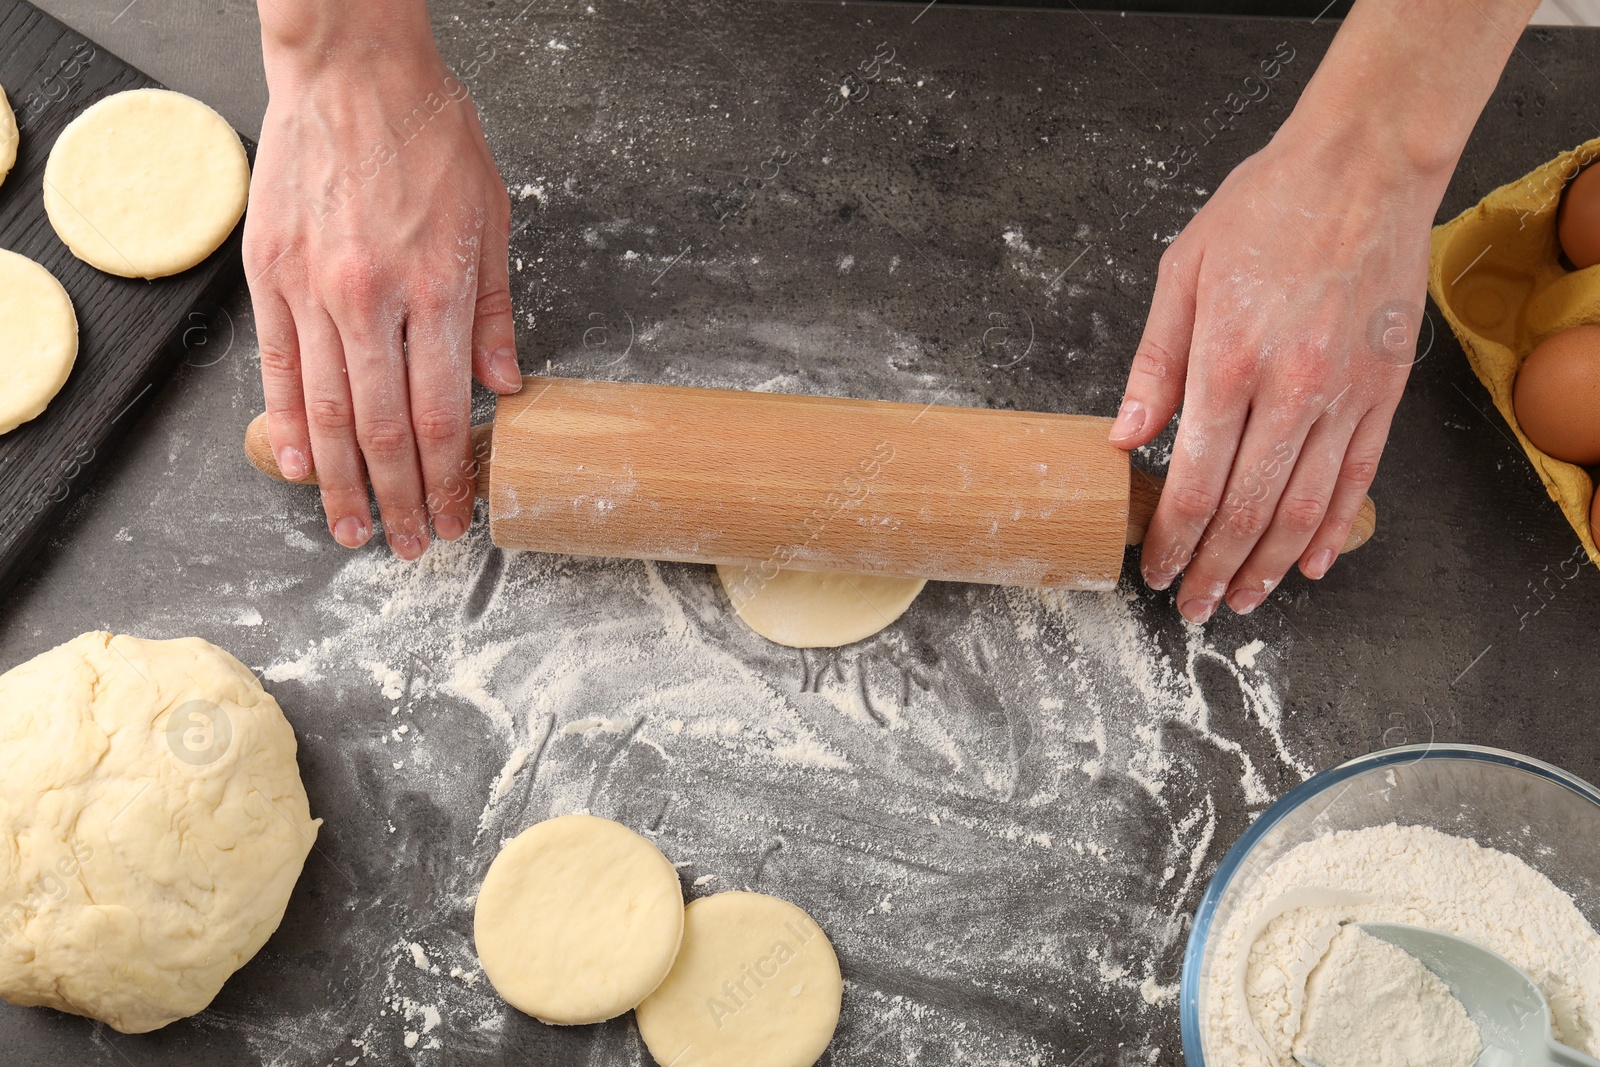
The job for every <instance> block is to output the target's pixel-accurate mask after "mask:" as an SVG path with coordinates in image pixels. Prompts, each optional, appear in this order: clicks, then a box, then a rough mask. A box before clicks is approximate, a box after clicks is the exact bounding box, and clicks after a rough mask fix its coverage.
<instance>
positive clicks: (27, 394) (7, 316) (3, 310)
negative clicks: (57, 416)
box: [0, 249, 78, 434]
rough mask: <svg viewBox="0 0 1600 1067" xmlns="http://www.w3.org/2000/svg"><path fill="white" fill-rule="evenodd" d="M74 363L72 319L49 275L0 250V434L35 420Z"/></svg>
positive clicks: (68, 302) (74, 318)
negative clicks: (2, 385)
mask: <svg viewBox="0 0 1600 1067" xmlns="http://www.w3.org/2000/svg"><path fill="white" fill-rule="evenodd" d="M77 359H78V318H77V316H76V315H75V314H73V311H72V299H71V298H70V297H68V296H67V291H66V290H65V289H63V288H61V283H60V282H58V281H56V279H55V275H53V274H51V273H50V272H49V271H47V270H45V269H44V268H43V267H41V266H39V264H37V263H35V262H34V261H33V260H31V259H28V258H27V257H26V256H19V255H17V254H16V253H15V252H7V251H4V250H3V249H0V382H3V383H4V388H0V434H4V433H10V432H11V431H12V430H15V429H16V428H17V427H18V426H21V425H22V424H23V423H25V422H28V421H29V420H31V419H36V418H38V417H39V415H40V414H42V413H43V412H44V409H45V408H46V407H47V406H48V405H49V403H50V401H51V400H53V399H54V398H55V395H56V394H57V393H59V392H60V391H61V387H62V386H63V385H65V384H66V383H67V376H68V375H70V374H71V373H72V365H73V363H75V362H76V361H77Z"/></svg>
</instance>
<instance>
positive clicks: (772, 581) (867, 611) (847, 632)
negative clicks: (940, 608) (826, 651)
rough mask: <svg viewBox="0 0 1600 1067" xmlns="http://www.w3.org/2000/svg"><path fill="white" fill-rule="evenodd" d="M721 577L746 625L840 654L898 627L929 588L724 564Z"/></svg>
mask: <svg viewBox="0 0 1600 1067" xmlns="http://www.w3.org/2000/svg"><path fill="white" fill-rule="evenodd" d="M717 577H718V578H720V579H721V580H722V588H723V589H724V590H726V591H727V594H728V599H729V600H731V601H732V602H733V610H734V611H735V612H736V613H737V614H738V616H739V618H740V619H741V620H743V621H744V624H745V625H746V626H748V627H750V629H752V630H754V631H755V632H756V633H758V634H760V635H761V636H762V637H765V638H766V639H767V640H768V641H772V642H775V643H776V644H780V645H788V646H789V647H790V648H838V647H839V646H841V645H848V644H853V643H855V642H856V641H864V640H866V639H867V638H869V637H871V636H872V635H873V634H875V633H877V632H878V631H879V630H882V629H883V628H884V627H886V626H888V625H889V624H890V623H892V622H894V621H895V620H896V619H898V618H899V617H900V616H901V615H903V614H905V610H906V609H907V608H909V607H910V606H911V602H912V601H913V600H915V599H917V594H918V593H920V592H922V587H923V586H925V585H927V584H928V583H927V582H926V581H925V580H924V579H921V578H889V577H884V576H882V575H877V574H839V573H834V572H832V571H790V570H781V569H777V570H773V571H772V573H771V574H770V575H769V574H767V573H766V571H765V570H764V569H763V568H760V567H731V566H726V565H721V564H719V565H718V566H717Z"/></svg>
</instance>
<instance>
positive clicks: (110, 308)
mask: <svg viewBox="0 0 1600 1067" xmlns="http://www.w3.org/2000/svg"><path fill="white" fill-rule="evenodd" d="M159 84H160V83H158V82H157V81H156V80H155V79H153V78H151V77H149V76H148V75H146V74H144V73H142V72H140V71H139V70H137V69H135V68H134V67H131V66H129V65H128V64H127V63H125V62H123V61H122V60H121V59H119V58H117V57H116V56H114V55H112V54H111V53H110V52H107V51H106V50H105V49H104V48H102V47H100V46H99V45H97V44H95V43H94V42H92V41H90V40H88V39H87V38H85V37H83V36H82V35H80V34H78V33H76V32H74V31H73V30H71V29H68V28H67V27H66V26H64V25H62V24H61V23H59V22H57V21H56V20H55V19H53V18H51V17H50V16H49V15H46V14H45V13H44V12H42V11H40V10H39V9H38V8H36V7H34V6H32V5H31V4H27V3H23V2H22V0H0V87H4V89H5V91H6V96H7V97H8V98H9V99H10V101H11V108H12V110H13V111H14V112H15V113H16V116H17V125H18V126H19V127H21V131H22V144H21V146H20V148H19V151H18V153H17V163H16V166H15V167H14V168H13V169H12V171H11V174H10V176H9V177H7V178H6V179H5V182H4V183H3V184H0V248H4V249H8V250H9V251H12V252H16V253H19V254H20V255H24V256H27V257H28V258H29V259H32V260H34V261H35V262H37V263H40V264H43V265H44V267H45V268H46V269H47V270H49V271H50V273H52V274H54V275H55V276H56V278H57V279H58V280H60V282H61V284H62V285H64V286H65V287H66V290H67V293H68V294H69V295H70V296H71V297H72V305H73V307H74V309H75V310H76V311H77V314H78V362H77V365H76V366H74V367H73V369H72V377H71V378H69V379H68V380H67V384H66V386H65V387H64V388H63V389H62V390H61V392H60V393H59V394H58V395H57V396H56V398H55V400H54V401H52V402H51V404H50V407H49V408H48V409H47V410H46V411H45V413H44V414H43V415H40V416H39V417H38V418H37V419H34V420H33V421H32V422H30V423H25V424H24V425H22V426H19V427H18V428H17V429H15V430H13V431H12V432H11V433H8V434H4V435H0V593H4V591H5V590H6V589H7V588H9V587H10V586H11V584H12V583H13V582H15V581H16V580H17V579H18V578H19V577H21V576H22V575H23V574H24V573H25V572H26V570H27V567H28V565H29V561H30V559H31V558H32V556H33V553H34V551H35V550H36V549H37V547H38V545H39V543H40V541H41V540H42V539H43V538H44V536H45V535H46V532H47V531H49V530H50V529H51V528H52V526H53V525H54V519H55V518H56V516H57V515H58V514H59V513H60V511H61V510H62V509H63V508H64V507H65V506H66V504H67V502H68V501H69V500H70V499H71V498H72V496H73V494H74V493H76V492H77V491H78V490H79V489H80V488H81V487H82V486H84V485H85V484H87V482H88V479H89V476H90V474H91V473H92V472H93V470H94V469H95V467H96V466H97V465H98V464H99V463H100V461H101V460H103V459H104V458H105V456H106V455H107V454H108V452H109V451H110V450H111V449H112V448H114V447H115V444H116V441H117V440H118V439H119V438H120V437H121V435H122V434H123V433H125V432H126V431H127V429H128V427H129V426H130V425H131V424H132V423H133V421H134V420H135V418H136V417H137V415H138V412H139V409H140V407H141V406H142V405H143V404H144V403H146V402H148V400H149V399H150V397H151V395H152V394H153V393H154V392H155V390H156V389H157V388H159V386H160V384H161V383H162V382H163V381H165V380H166V378H167V376H168V375H169V374H170V373H171V371H172V368H173V365H174V364H175V363H176V362H177V360H178V359H179V358H180V357H181V355H182V353H183V347H182V344H181V337H182V334H183V332H184V330H185V329H186V328H187V329H193V328H194V327H195V326H196V324H198V323H200V322H201V321H203V319H202V317H201V316H200V315H198V314H197V313H198V312H201V311H203V310H204V309H209V308H211V307H212V306H213V305H214V304H215V302H216V300H217V299H219V298H220V297H221V295H222V294H224V293H226V292H228V291H230V290H231V289H232V288H233V287H234V286H236V285H237V284H238V282H239V280H240V279H241V277H242V274H243V268H242V266H241V261H240V257H239V243H240V239H241V231H242V229H243V227H242V226H241V227H239V228H238V229H236V230H235V231H234V233H233V235H232V236H231V237H229V238H228V240H227V241H226V242H225V243H224V244H223V246H222V247H221V248H219V249H218V250H217V251H216V252H215V253H213V254H212V255H211V257H210V258H209V259H207V260H206V261H205V262H204V263H201V264H200V265H199V266H197V267H194V268H193V269H191V270H188V271H185V272H184V273H182V274H179V275H177V276H176V277H172V278H162V279H159V280H157V281H141V280H133V279H128V278H117V277H113V276H112V275H109V274H105V273H102V272H101V271H98V270H96V269H95V268H93V267H91V266H89V265H88V264H87V263H83V262H81V261H79V260H78V259H77V258H76V257H75V256H73V254H72V253H71V252H69V251H68V250H67V247H66V246H65V245H64V244H62V243H61V241H60V239H59V238H57V237H56V234H55V231H54V230H53V229H51V227H50V222H49V219H48V218H46V216H45V211H44V200H43V196H42V188H43V182H44V166H45V161H46V160H47V159H48V158H49V156H50V148H51V146H52V145H54V144H55V141H56V137H57V136H59V135H60V133H61V131H62V130H63V129H64V128H65V127H66V125H67V123H69V122H71V121H72V120H73V119H74V118H76V117H77V116H78V115H80V114H82V113H83V110H84V109H85V108H87V107H88V106H89V105H90V104H93V103H95V102H96V101H98V100H100V99H102V98H104V97H106V96H109V95H111V94H112V93H119V92H122V91H124V90H126V89H142V88H148V87H159ZM254 147H255V146H254V145H253V144H251V143H250V142H249V141H246V142H245V149H246V151H248V152H250V154H251V156H252V159H253V158H254ZM4 388H6V383H5V382H0V389H4Z"/></svg>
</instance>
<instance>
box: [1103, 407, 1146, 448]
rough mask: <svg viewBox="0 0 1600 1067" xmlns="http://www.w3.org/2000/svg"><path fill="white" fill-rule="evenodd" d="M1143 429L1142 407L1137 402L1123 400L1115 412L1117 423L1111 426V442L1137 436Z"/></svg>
mask: <svg viewBox="0 0 1600 1067" xmlns="http://www.w3.org/2000/svg"><path fill="white" fill-rule="evenodd" d="M1143 428H1144V405H1143V404H1141V403H1139V402H1138V401H1137V400H1124V401H1123V402H1122V407H1121V408H1119V409H1118V410H1117V421H1116V422H1113V423H1112V424H1111V440H1113V441H1122V440H1125V439H1127V438H1129V437H1133V436H1135V435H1137V434H1138V432H1139V431H1140V430H1142V429H1143Z"/></svg>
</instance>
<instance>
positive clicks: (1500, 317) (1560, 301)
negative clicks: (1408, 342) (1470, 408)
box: [1428, 137, 1600, 566]
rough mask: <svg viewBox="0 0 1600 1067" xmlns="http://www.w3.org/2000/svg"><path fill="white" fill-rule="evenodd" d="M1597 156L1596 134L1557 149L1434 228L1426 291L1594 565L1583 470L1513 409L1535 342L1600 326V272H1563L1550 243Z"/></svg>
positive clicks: (1599, 562)
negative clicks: (1553, 452)
mask: <svg viewBox="0 0 1600 1067" xmlns="http://www.w3.org/2000/svg"><path fill="white" fill-rule="evenodd" d="M1597 159H1600V137H1597V138H1595V139H1594V140H1592V141H1587V142H1585V143H1584V144H1581V145H1579V146H1578V147H1576V148H1574V149H1572V150H1571V151H1568V152H1563V153H1562V154H1561V155H1559V156H1557V157H1556V158H1555V159H1552V160H1551V161H1550V162H1548V163H1546V164H1545V165H1544V166H1542V167H1540V168H1538V169H1537V170H1535V171H1533V172H1532V173H1530V174H1528V175H1526V176H1525V177H1522V178H1519V179H1518V180H1517V181H1514V182H1512V183H1511V184H1509V185H1502V186H1501V187H1500V188H1498V189H1496V190H1495V191H1494V192H1492V193H1490V194H1489V195H1488V196H1486V197H1484V198H1483V199H1482V200H1480V201H1479V202H1478V203H1477V204H1476V205H1474V206H1473V207H1470V208H1468V209H1467V210H1466V211H1463V212H1462V213H1461V214H1460V215H1457V216H1456V217H1455V218H1453V219H1451V220H1450V221H1449V222H1446V223H1443V224H1441V225H1439V226H1435V227H1434V229H1433V251H1432V256H1431V258H1430V260H1429V264H1428V292H1429V293H1430V294H1431V295H1432V296H1433V300H1434V303H1436V304H1438V305H1439V310H1440V311H1441V312H1443V313H1444V317H1445V321H1447V322H1448V323H1449V324H1450V329H1451V331H1452V332H1453V333H1454V334H1455V335H1456V339H1457V340H1459V341H1460V342H1461V347H1462V348H1463V349H1465V350H1466V353H1467V359H1468V361H1469V362H1471V364H1472V369H1473V371H1474V372H1475V373H1476V374H1477V375H1478V379H1479V380H1480V381H1482V382H1483V384H1484V387H1485V388H1487V389H1488V390H1489V395H1490V396H1491V397H1493V398H1494V406H1495V407H1497V408H1499V409H1500V414H1501V415H1503V416H1504V417H1505V420H1506V423H1507V424H1508V425H1509V426H1510V427H1511V431H1512V432H1513V433H1515V434H1516V435H1517V440H1518V441H1520V442H1521V443H1522V448H1523V450H1524V451H1525V452H1527V453H1528V459H1529V460H1530V461H1531V462H1532V463H1533V469H1534V470H1536V471H1537V472H1538V473H1539V478H1540V480H1541V481H1543V482H1544V485H1545V488H1546V489H1547V490H1549V492H1550V497H1551V499H1553V500H1554V501H1555V502H1556V503H1557V504H1559V505H1560V506H1561V511H1562V513H1563V514H1565V515H1566V517H1567V521H1568V522H1570V523H1572V528H1573V529H1574V530H1576V531H1577V532H1578V538H1579V540H1580V541H1582V542H1583V547H1584V548H1585V549H1586V550H1587V551H1588V553H1589V559H1590V560H1592V561H1593V562H1594V563H1595V565H1596V566H1600V547H1597V546H1596V544H1595V535H1596V531H1594V530H1591V529H1590V528H1589V508H1590V505H1591V503H1592V501H1593V497H1594V493H1595V486H1594V482H1593V481H1592V480H1591V479H1590V477H1589V472H1588V471H1586V470H1584V469H1583V468H1582V467H1579V466H1577V465H1576V464H1572V463H1564V462H1562V461H1561V460H1558V459H1555V458H1553V457H1551V456H1548V455H1546V454H1545V453H1543V452H1541V451H1540V450H1539V449H1538V448H1536V447H1534V444H1533V442H1532V441H1530V440H1528V438H1527V436H1526V435H1525V434H1523V432H1522V427H1521V426H1519V425H1518V424H1517V413H1516V411H1515V409H1514V408H1513V407H1512V403H1511V392H1512V386H1513V384H1514V383H1515V382H1516V380H1517V371H1518V370H1519V369H1521V367H1522V361H1523V360H1524V359H1526V358H1527V356H1528V353H1529V352H1530V351H1532V350H1533V347H1534V346H1535V345H1536V344H1538V343H1539V342H1540V341H1542V340H1544V339H1545V338H1546V337H1549V336H1550V335H1551V334H1553V333H1557V332H1559V331H1561V330H1565V329H1567V328H1568V327H1571V326H1581V325H1584V324H1600V266H1595V267H1590V268H1589V269H1587V270H1580V271H1573V270H1568V269H1567V268H1566V267H1564V266H1563V265H1562V263H1561V249H1560V245H1559V242H1558V241H1557V239H1556V209H1557V208H1558V207H1559V206H1560V203H1561V193H1562V190H1563V189H1564V188H1566V184H1567V182H1568V181H1569V180H1570V179H1571V178H1572V176H1573V175H1575V174H1577V172H1578V171H1579V170H1581V169H1582V168H1583V167H1584V166H1586V165H1588V164H1589V163H1591V162H1594V161H1595V160H1597Z"/></svg>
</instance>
